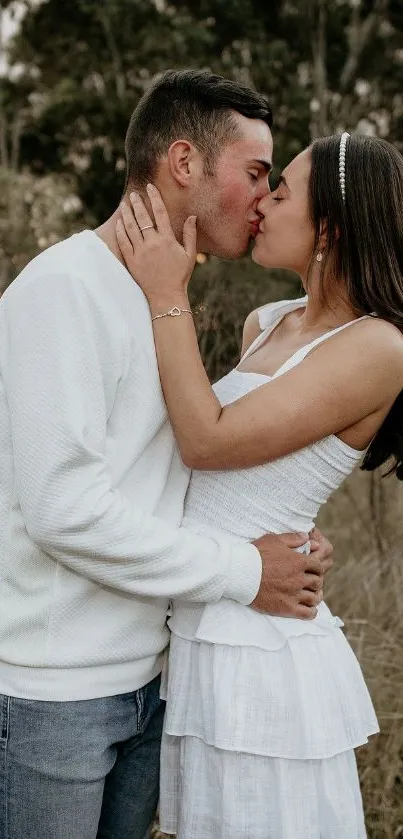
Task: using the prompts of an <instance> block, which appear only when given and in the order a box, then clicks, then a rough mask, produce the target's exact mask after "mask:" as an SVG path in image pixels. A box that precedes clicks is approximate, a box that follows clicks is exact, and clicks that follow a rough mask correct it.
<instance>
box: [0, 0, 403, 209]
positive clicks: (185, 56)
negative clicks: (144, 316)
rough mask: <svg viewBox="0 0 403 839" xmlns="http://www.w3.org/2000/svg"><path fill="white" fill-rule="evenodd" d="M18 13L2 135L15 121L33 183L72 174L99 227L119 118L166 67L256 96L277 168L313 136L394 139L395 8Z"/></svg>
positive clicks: (339, 5) (270, 6) (112, 186)
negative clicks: (238, 85)
mask: <svg viewBox="0 0 403 839" xmlns="http://www.w3.org/2000/svg"><path fill="white" fill-rule="evenodd" d="M25 5H26V7H27V12H26V15H25V17H24V19H23V23H22V28H21V31H20V34H19V35H18V36H17V37H16V39H15V41H14V43H13V44H12V48H11V54H10V60H11V63H12V64H13V63H14V64H16V65H18V66H19V67H20V72H19V73H17V75H16V76H15V78H14V76H13V77H12V79H5V80H3V81H2V82H1V85H0V102H2V106H3V110H4V115H5V117H6V118H7V120H8V124H9V126H12V125H14V124H15V120H16V115H17V116H18V119H19V127H18V132H19V142H20V148H19V155H18V157H19V160H20V161H21V164H22V165H26V166H28V167H29V168H30V170H31V171H33V172H35V173H37V174H42V173H43V172H47V173H48V172H50V171H52V172H57V173H62V174H64V173H67V174H69V175H72V176H74V178H75V180H76V182H77V190H78V194H79V195H80V197H81V199H82V201H83V203H84V205H85V206H86V207H88V208H89V210H90V211H91V212H92V213H93V214H94V216H95V217H96V218H97V219H98V220H99V221H101V220H103V219H104V218H105V217H106V216H107V215H109V213H110V212H111V210H112V209H113V208H114V207H115V206H116V203H117V201H118V200H119V197H120V193H121V189H122V186H123V180H124V153H123V139H124V134H125V131H126V126H127V122H128V118H129V116H130V113H131V111H132V110H133V108H134V107H135V105H136V103H137V102H138V100H139V98H140V96H141V94H142V93H143V92H144V90H145V89H146V88H147V86H148V84H149V82H150V79H152V77H153V76H154V74H155V73H157V72H159V71H162V70H164V69H167V68H168V67H172V66H176V67H183V66H199V67H210V68H211V69H213V70H214V71H217V72H219V73H223V74H224V75H227V76H229V77H232V78H237V79H240V80H242V81H245V82H246V83H248V84H251V85H253V86H255V87H256V88H258V89H259V90H261V91H262V92H265V93H266V94H267V96H268V98H269V101H270V103H271V105H272V107H273V111H274V114H275V139H276V161H277V164H278V165H279V166H283V165H284V164H285V162H287V160H289V159H290V158H291V157H292V156H293V155H294V154H296V153H297V152H298V151H300V150H301V148H303V147H304V146H305V145H306V144H307V143H308V142H309V140H310V138H311V136H312V134H316V133H318V131H319V133H320V131H321V130H322V133H323V130H325V129H326V131H330V130H334V129H339V128H344V127H348V128H355V127H356V126H357V125H358V127H359V128H360V130H375V131H376V132H377V133H381V134H383V135H384V136H388V137H390V139H392V140H394V141H400V140H401V135H402V128H403V98H402V94H401V90H402V87H403V53H402V48H403V41H402V36H401V27H402V24H403V12H402V6H401V3H400V2H399V0H390V2H389V3H388V2H387V0H362V2H361V3H359V4H358V5H357V3H354V4H353V3H352V2H351V1H350V0H338V2H335V3H334V4H330V3H329V2H327V0H294V2H292V0H273V2H270V3H262V2H261V0H225V2H223V0H199V2H195V0H187V2H185V0H170V2H169V3H167V2H164V0H107V2H106V0H100V2H94V0H70V2H69V3H67V4H61V3H60V2H59V0H45V1H44V2H41V3H39V4H38V3H32V2H30V0H25ZM3 6H4V4H3ZM321 10H322V12H321ZM321 14H322V17H321V16H320V15H321ZM322 24H323V27H324V35H325V48H324V50H323V49H322V47H321V40H320V39H321V32H320V26H321V25H322ZM357 82H358V85H357ZM0 122H1V113H0ZM10 131H11V128H10ZM14 133H15V132H14ZM10 142H11V140H10ZM2 163H3V165H4V160H3V161H2Z"/></svg>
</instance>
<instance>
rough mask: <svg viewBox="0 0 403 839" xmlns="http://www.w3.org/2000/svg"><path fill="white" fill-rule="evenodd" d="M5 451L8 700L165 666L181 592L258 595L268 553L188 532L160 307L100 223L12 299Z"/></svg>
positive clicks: (2, 638) (4, 345)
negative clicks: (157, 327)
mask: <svg viewBox="0 0 403 839" xmlns="http://www.w3.org/2000/svg"><path fill="white" fill-rule="evenodd" d="M0 450H1V453H2V454H1V457H2V468H1V470H0V659H1V660H0V693H5V694H10V695H13V696H19V697H25V698H31V699H39V700H56V701H57V700H64V701H67V700H76V699H89V698H94V697H101V696H109V695H113V694H118V693H124V692H126V691H130V690H134V689H136V688H138V687H140V686H141V685H143V684H145V683H146V682H148V681H149V680H150V679H152V678H153V677H154V676H155V675H156V674H157V673H158V672H159V670H160V668H161V663H162V662H161V659H162V651H163V650H164V648H165V647H166V645H167V642H168V632H167V629H166V626H165V619H166V611H167V605H168V600H169V599H170V598H176V599H181V598H182V599H186V600H190V601H201V602H213V601H215V600H218V599H219V598H221V597H227V598H230V599H231V598H232V599H234V600H237V601H239V602H241V603H244V604H247V603H250V602H251V601H252V600H253V598H254V596H255V594H256V592H257V589H258V586H259V582H260V576H261V561H260V556H259V553H258V551H257V550H256V549H255V548H254V547H253V546H252V545H249V544H246V543H245V544H241V543H240V544H235V545H234V543H233V542H231V541H227V540H226V538H225V537H224V536H223V537H222V538H221V537H217V539H215V540H213V539H210V538H207V537H203V536H197V535H195V534H192V533H190V532H188V531H186V530H185V529H184V528H181V527H180V526H179V525H180V521H181V517H182V510H183V500H184V496H185V492H186V488H187V484H188V477H189V474H188V471H187V470H186V469H185V467H184V466H183V464H182V463H181V461H180V458H179V456H178V453H177V450H176V447H175V443H174V439H173V435H172V431H171V428H170V425H169V423H168V422H167V414H166V409H165V405H164V402H163V397H162V392H161V388H160V383H159V378H158V369H157V364H156V358H155V352H154V344H153V336H152V328H151V322H150V316H149V311H148V305H147V303H146V300H145V298H144V296H143V294H142V292H141V290H140V289H139V288H138V286H137V285H136V284H135V283H134V282H133V280H132V278H131V277H130V275H129V274H128V272H127V271H126V270H125V268H124V267H123V266H122V265H121V264H120V262H119V261H118V260H117V259H116V258H115V257H114V256H113V254H112V253H111V252H110V250H109V249H108V248H107V247H106V245H105V244H104V243H103V242H102V241H101V240H100V239H99V237H98V236H97V235H96V234H95V233H93V232H91V231H85V232H84V233H80V234H78V235H76V236H72V237H71V238H70V239H68V240H66V241H64V242H61V243H60V244H58V245H55V246H54V247H51V248H49V249H48V250H47V251H45V252H44V253H42V254H40V256H38V257H37V258H36V259H34V260H33V261H32V262H31V263H30V264H29V265H28V266H27V267H26V268H25V269H24V271H23V272H22V273H21V274H20V276H19V277H18V278H17V279H16V280H15V281H14V283H13V284H12V285H11V286H10V288H9V289H8V290H7V292H6V293H5V294H4V295H3V298H2V299H1V302H0Z"/></svg>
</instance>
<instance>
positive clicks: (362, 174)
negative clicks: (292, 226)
mask: <svg viewBox="0 0 403 839" xmlns="http://www.w3.org/2000/svg"><path fill="white" fill-rule="evenodd" d="M339 153H340V136H338V135H332V136H331V137H323V138H321V139H319V140H315V141H314V143H313V144H312V147H311V174H310V181H309V200H310V212H311V217H312V221H313V224H314V227H315V245H314V251H313V254H312V259H313V257H314V252H315V250H316V248H317V246H318V243H319V238H320V234H321V229H322V225H323V221H324V220H326V222H327V245H326V250H325V252H324V260H323V261H322V263H321V266H322V269H321V270H322V279H323V276H324V270H325V267H326V265H329V264H330V265H331V268H332V272H331V274H332V276H331V281H332V282H339V280H340V281H341V282H342V283H343V285H344V287H345V290H346V291H347V295H348V299H349V301H350V303H351V304H352V305H353V308H354V310H355V311H356V312H357V314H359V315H365V314H373V315H378V316H379V317H381V318H383V319H384V320H387V321H389V322H390V323H393V324H394V325H395V326H397V327H398V329H400V331H401V332H403V209H402V208H403V157H402V155H401V154H399V152H398V151H397V149H395V148H394V146H392V145H391V143H388V142H387V141H386V140H381V139H380V138H379V137H365V136H360V135H358V134H352V135H351V136H350V137H349V138H348V140H347V146H346V156H345V190H346V192H345V201H343V196H342V192H341V186H340V172H339ZM323 292H324V294H326V288H323ZM390 458H392V466H391V469H390V471H391V472H395V473H396V475H397V477H398V478H399V479H400V480H403V391H402V392H401V393H400V395H399V396H398V397H397V399H396V402H395V403H394V405H393V407H392V409H391V411H390V412H389V414H388V416H387V417H386V419H385V421H384V423H383V425H382V427H381V428H380V430H379V431H378V433H377V434H376V436H375V437H374V439H373V441H372V443H371V445H370V447H369V449H368V451H367V453H366V455H365V458H364V461H363V464H362V468H363V469H365V470H368V471H372V470H373V469H375V468H376V467H378V466H382V465H383V464H384V463H386V462H387V461H389V459H390Z"/></svg>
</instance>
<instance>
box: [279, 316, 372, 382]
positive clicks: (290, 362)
mask: <svg viewBox="0 0 403 839" xmlns="http://www.w3.org/2000/svg"><path fill="white" fill-rule="evenodd" d="M370 317H373V316H372V315H362V316H361V317H359V318H355V319H354V320H349V321H348V323H343V324H342V325H341V326H336V328H335V329H330V330H329V331H328V332H325V333H324V334H323V335H319V337H318V338H315V339H314V340H313V341H311V342H310V343H309V344H305V346H304V347H300V349H299V350H297V351H296V352H295V353H294V354H293V355H292V356H290V358H288V359H287V361H285V362H284V364H282V365H281V367H279V369H278V370H277V371H276V373H274V375H273V377H272V378H273V379H274V378H277V376H280V375H281V374H283V373H286V372H287V370H291V369H292V367H295V366H296V364H299V363H300V362H301V361H303V359H304V358H305V357H306V356H307V355H308V354H309V353H310V352H311V351H312V350H314V349H315V347H318V346H319V344H323V343H324V341H327V340H328V338H332V337H333V335H337V333H338V332H342V331H343V329H347V327H348V326H353V324H355V323H358V322H359V321H360V320H366V319H367V318H370Z"/></svg>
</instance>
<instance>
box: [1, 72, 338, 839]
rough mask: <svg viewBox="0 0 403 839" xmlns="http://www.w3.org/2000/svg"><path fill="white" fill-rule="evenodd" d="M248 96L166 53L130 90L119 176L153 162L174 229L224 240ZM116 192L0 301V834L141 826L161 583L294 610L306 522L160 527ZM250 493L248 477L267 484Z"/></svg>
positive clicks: (147, 799) (245, 224)
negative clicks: (156, 71)
mask: <svg viewBox="0 0 403 839" xmlns="http://www.w3.org/2000/svg"><path fill="white" fill-rule="evenodd" d="M270 125H271V114H270V111H269V109H268V107H267V104H266V103H265V101H264V99H263V98H262V97H260V96H259V95H257V94H256V93H254V92H253V91H250V90H248V89H246V88H244V87H242V86H239V85H237V84H235V83H233V82H229V81H226V80H225V79H221V78H220V77H217V76H212V75H210V74H209V73H204V72H195V71H189V72H188V71H183V72H179V73H174V72H169V73H167V74H165V75H164V76H163V77H162V78H160V80H159V81H157V82H156V83H155V84H154V85H153V86H152V88H151V89H150V90H149V91H148V93H147V94H146V95H145V96H144V97H143V99H142V101H141V102H140V103H139V105H138V107H137V108H136V110H135V112H134V114H133V116H132V119H131V122H130V125H129V130H128V134H127V139H126V152H127V165H128V177H127V190H131V189H132V188H133V186H136V187H137V188H140V189H141V188H142V187H144V185H145V184H146V183H147V181H148V180H152V179H154V177H155V175H157V176H158V184H159V186H160V188H161V191H162V194H163V197H164V199H165V201H166V203H167V206H168V208H169V211H170V213H171V217H172V220H173V223H174V225H175V229H177V230H180V229H181V226H182V223H183V220H184V218H185V217H186V216H187V215H188V213H189V207H192V208H193V209H196V208H197V216H198V228H199V230H200V242H199V246H200V248H201V249H203V250H206V251H209V252H210V253H216V254H218V255H220V256H227V257H233V258H234V257H237V256H240V255H241V254H242V253H244V251H245V250H246V248H247V246H248V242H249V239H250V236H251V235H253V234H254V233H255V232H256V230H257V226H258V221H259V218H258V214H257V211H256V206H257V202H258V201H259V199H260V198H261V197H262V195H264V194H265V193H266V192H267V189H268V186H267V173H268V170H269V169H270V166H271V150H272V141H271V134H270ZM117 215H118V211H116V213H115V214H114V215H113V216H112V217H111V218H110V219H109V220H108V221H107V222H106V223H105V224H104V225H102V226H101V227H100V228H99V229H98V230H97V231H96V232H92V231H84V232H83V233H81V234H78V235H76V236H73V237H71V238H70V239H68V240H66V241H64V242H61V243H60V244H58V245H55V246H54V247H52V248H49V249H48V250H47V251H46V252H44V253H42V254H40V256H38V257H37V258H36V259H34V260H33V261H32V262H31V263H30V264H29V265H28V266H27V267H26V268H25V269H24V271H23V272H22V273H21V275H20V276H19V277H18V278H17V280H16V281H15V282H14V283H13V285H12V286H11V287H10V288H9V289H8V291H7V292H6V294H5V295H4V297H3V299H2V301H1V304H0V372H1V379H0V438H1V443H2V452H3V458H4V460H3V469H2V474H1V478H0V481H1V483H0V522H1V524H2V527H1V530H0V532H1V539H2V543H1V554H0V563H1V564H0V576H1V580H0V582H1V584H0V651H1V653H0V654H1V661H0V708H1V716H0V723H1V728H0V731H1V735H2V739H1V740H0V745H1V749H2V761H1V769H0V799H1V800H0V835H1V836H2V837H4V839H34V837H35V839H38V837H46V839H91V837H94V839H95V837H98V839H106V837H109V838H110V837H114V839H143V837H144V836H145V835H146V833H147V831H148V829H149V825H150V823H151V821H152V818H153V815H154V812H155V808H156V804H157V798H158V763H159V741H160V735H161V725H162V716H163V703H161V701H160V699H159V673H160V670H161V667H162V657H163V651H164V649H165V648H166V645H167V643H168V632H167V629H166V625H165V620H166V612H167V606H168V601H169V599H171V598H182V599H186V600H189V601H200V602H209V601H215V600H218V599H219V598H221V597H227V598H232V599H235V600H238V601H239V602H241V603H244V604H248V603H250V604H252V605H253V606H254V607H255V608H258V609H261V610H264V611H266V612H272V613H277V614H287V615H294V616H299V617H312V616H313V615H314V614H315V607H316V605H317V603H318V602H319V599H320V597H321V588H322V582H323V574H324V571H325V570H326V569H327V568H328V567H330V565H331V558H330V555H331V547H330V546H329V544H328V543H326V540H323V539H321V540H320V544H318V543H315V542H314V543H313V545H312V547H313V552H312V555H311V557H309V558H307V557H304V556H302V555H301V554H298V553H296V552H295V551H294V550H293V548H295V547H298V546H300V545H302V544H303V542H304V541H305V539H304V536H303V535H302V536H298V535H288V536H285V537H275V536H270V535H269V536H266V537H263V538H262V539H259V540H258V541H257V542H256V544H255V545H249V544H236V545H234V544H233V543H231V542H229V541H228V540H227V539H226V538H225V536H224V535H223V536H222V537H217V538H216V540H214V541H213V540H211V539H207V538H204V537H202V536H200V537H196V536H195V535H194V534H190V532H187V531H186V530H185V529H184V528H181V527H180V522H181V517H182V509H183V500H184V495H185V491H186V486H187V482H188V471H187V470H186V469H185V467H184V466H183V464H182V463H181V461H180V458H179V456H178V453H177V450H176V447H175V443H174V439H173V435H172V430H171V428H170V426H169V423H168V422H167V415H166V410H165V406H164V403H163V398H162V393H161V388H160V384H159V378H158V369H157V364H156V358H155V353H154V345H153V339H152V329H151V323H150V316H149V311H148V307H147V304H146V301H145V298H144V297H143V294H142V292H141V291H140V289H139V288H138V286H136V284H135V283H134V282H133V280H132V279H131V277H130V276H129V274H128V272H127V271H126V269H125V268H124V266H123V264H122V262H121V259H120V254H119V249H118V245H117V241H116V237H115V223H116V218H117ZM268 502H269V499H268Z"/></svg>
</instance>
